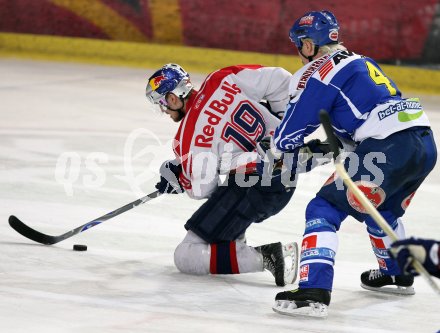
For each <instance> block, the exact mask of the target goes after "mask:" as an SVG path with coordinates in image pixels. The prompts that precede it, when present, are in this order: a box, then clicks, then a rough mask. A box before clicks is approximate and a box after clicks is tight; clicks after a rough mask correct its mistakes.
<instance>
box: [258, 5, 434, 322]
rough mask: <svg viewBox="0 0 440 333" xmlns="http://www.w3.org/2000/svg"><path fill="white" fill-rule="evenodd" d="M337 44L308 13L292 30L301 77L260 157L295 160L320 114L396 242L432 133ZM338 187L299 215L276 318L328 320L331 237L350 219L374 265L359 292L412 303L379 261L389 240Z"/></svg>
mask: <svg viewBox="0 0 440 333" xmlns="http://www.w3.org/2000/svg"><path fill="white" fill-rule="evenodd" d="M338 34H339V25H338V22H337V20H336V18H335V16H334V15H333V14H332V13H331V12H328V11H314V12H309V13H306V14H305V15H303V16H302V17H301V18H299V19H298V20H297V21H296V22H295V23H294V24H293V26H292V28H291V30H290V38H291V40H292V42H293V43H294V44H295V46H296V48H297V50H298V53H299V56H300V57H301V59H302V62H303V64H304V67H302V68H301V69H300V70H299V71H297V72H296V73H295V74H294V75H293V77H292V80H291V83H290V96H291V100H290V102H289V104H288V105H287V110H286V113H285V115H284V118H283V120H282V122H281V124H280V125H279V126H278V127H277V129H276V131H275V133H274V135H273V140H272V141H271V147H267V146H266V147H263V148H264V149H270V151H271V153H272V155H273V156H277V157H278V158H280V159H281V158H282V156H283V155H282V154H283V153H284V157H286V156H288V155H290V156H291V155H292V154H293V155H295V153H297V152H299V151H300V149H301V147H302V146H303V145H304V138H305V137H307V136H308V135H309V134H311V133H312V132H314V131H315V130H316V129H317V128H318V127H319V126H320V122H319V111H320V110H321V109H325V110H327V111H328V113H329V115H330V118H331V120H332V125H333V128H334V131H335V133H336V134H337V136H338V137H339V138H340V139H341V141H342V142H345V143H349V145H348V146H352V147H353V152H352V153H351V155H348V157H347V158H346V159H345V162H344V164H345V167H346V168H347V169H348V170H349V172H350V174H351V176H352V179H353V181H354V182H355V183H356V184H357V185H358V187H359V188H360V189H361V190H362V191H363V192H364V193H365V195H366V196H367V197H368V198H369V199H370V201H371V202H372V203H373V205H374V206H375V207H376V208H377V209H378V210H379V211H380V213H381V214H382V216H383V217H384V218H385V219H386V220H387V222H388V223H389V224H390V225H391V226H392V228H393V229H394V231H395V232H396V233H397V234H398V235H399V237H400V238H404V237H405V232H404V228H403V224H402V221H401V219H400V217H401V216H402V215H403V214H404V213H405V209H406V208H407V207H408V205H409V203H410V201H411V199H412V197H413V196H414V193H415V191H416V190H417V188H418V187H419V186H420V185H421V183H422V182H423V180H424V179H425V177H426V176H427V175H428V174H429V172H430V171H431V170H432V169H433V168H434V165H435V163H436V159H437V151H436V146H435V143H434V139H433V134H432V132H431V129H430V123H429V121H428V118H427V116H426V114H425V113H424V111H423V108H422V106H421V104H420V102H419V100H418V99H417V98H410V99H403V98H402V97H401V93H400V91H399V90H398V88H397V86H396V84H395V83H394V82H393V81H392V80H391V79H390V78H389V77H387V76H386V74H385V73H384V72H383V71H382V69H381V68H380V67H379V66H378V65H377V63H376V62H375V61H374V60H372V59H370V58H367V57H364V56H361V55H358V54H356V53H354V52H350V51H348V50H347V49H346V48H345V47H344V46H342V45H341V44H340V42H339V36H338ZM262 144H264V143H262ZM264 149H262V150H264ZM260 151H261V149H260ZM287 152H288V153H290V154H286V153H287ZM284 161H285V164H288V163H286V160H285V159H284ZM357 161H358V162H359V163H358V165H356V162H357ZM336 178H337V177H331V178H330V179H329V180H328V181H327V182H326V183H325V184H324V186H323V187H322V188H321V190H320V191H319V192H318V193H317V195H316V197H315V198H314V199H312V200H311V201H310V202H309V204H308V206H307V209H306V213H305V218H306V225H305V231H304V235H303V242H302V248H301V257H300V280H299V287H298V289H296V290H292V291H285V292H281V293H279V294H277V295H276V299H275V305H274V307H273V309H274V311H276V312H279V313H282V314H288V315H297V314H300V315H312V316H326V315H327V306H328V305H329V304H330V296H331V290H332V284H333V265H334V262H335V256H336V252H337V248H338V238H337V231H338V230H339V228H340V225H341V222H342V221H344V219H345V218H346V217H347V216H348V215H350V216H352V217H354V218H355V219H356V220H358V221H360V222H365V224H366V229H367V232H368V234H369V236H370V240H371V244H372V247H373V251H374V254H375V255H376V258H377V261H378V264H379V269H372V270H369V271H367V272H364V273H363V274H361V286H362V287H363V288H365V289H369V290H374V291H381V292H392V293H400V294H413V293H414V289H413V288H412V284H413V281H414V279H413V277H412V276H410V275H403V274H402V272H401V270H400V268H399V266H398V265H397V263H396V262H395V260H394V259H393V258H392V257H390V256H389V253H388V252H387V250H388V249H389V248H390V244H391V240H390V238H389V237H388V236H386V235H385V234H384V232H383V231H382V230H381V228H380V227H378V226H377V225H376V223H375V222H374V221H373V219H372V218H371V217H370V216H369V215H368V214H366V211H365V210H364V208H363V207H362V205H360V204H359V202H358V201H357V200H356V198H355V197H354V196H353V195H352V193H351V192H350V191H348V190H347V188H346V187H345V186H344V185H343V184H342V183H341V181H340V180H338V179H336Z"/></svg>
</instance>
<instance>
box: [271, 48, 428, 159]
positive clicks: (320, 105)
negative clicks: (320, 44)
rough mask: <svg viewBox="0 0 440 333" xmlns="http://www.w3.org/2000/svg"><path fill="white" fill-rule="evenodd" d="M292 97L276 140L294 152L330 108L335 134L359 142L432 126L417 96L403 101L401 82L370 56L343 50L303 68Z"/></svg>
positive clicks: (296, 77) (283, 148)
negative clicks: (399, 85)
mask: <svg viewBox="0 0 440 333" xmlns="http://www.w3.org/2000/svg"><path fill="white" fill-rule="evenodd" d="M289 89H290V92H289V93H290V97H291V100H290V102H289V104H288V105H287V110H286V113H285V115H284V118H283V120H282V122H281V124H280V125H279V126H278V127H277V129H276V131H275V133H274V143H275V145H276V147H277V149H279V150H281V151H284V152H286V151H292V150H293V149H295V148H297V147H300V146H302V145H303V144H304V138H305V137H306V136H308V135H309V134H311V133H312V132H314V131H315V130H316V129H317V128H318V127H319V126H320V122H319V111H320V110H321V109H325V110H326V111H327V112H329V115H330V118H331V120H332V125H333V128H334V130H335V133H336V134H337V135H338V136H340V137H341V138H344V139H348V140H350V141H353V142H355V143H358V142H361V141H362V140H364V139H366V138H376V139H383V138H386V137H387V136H389V135H390V134H392V133H395V132H398V131H401V130H404V129H406V128H409V127H413V126H430V125H429V120H428V118H427V116H426V114H425V113H424V112H423V110H422V107H421V104H420V102H419V100H418V99H416V98H412V99H402V97H401V93H400V91H399V90H398V88H397V86H396V84H395V83H394V82H393V81H392V80H391V79H389V78H388V77H387V76H386V75H385V74H384V73H383V71H382V70H381V68H380V67H379V66H378V64H377V63H376V62H375V61H374V60H372V59H370V58H367V57H364V56H361V55H358V54H355V53H353V52H349V51H343V50H338V51H335V52H333V53H331V54H327V55H324V56H322V57H320V58H318V59H316V60H314V61H312V62H310V63H308V64H306V65H305V66H303V67H302V68H301V69H300V70H298V71H297V72H296V73H295V74H294V75H293V76H292V80H291V82H290V88H289Z"/></svg>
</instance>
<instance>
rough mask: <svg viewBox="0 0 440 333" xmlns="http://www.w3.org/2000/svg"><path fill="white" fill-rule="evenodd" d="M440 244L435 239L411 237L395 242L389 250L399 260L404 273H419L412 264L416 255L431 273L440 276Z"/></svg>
mask: <svg viewBox="0 0 440 333" xmlns="http://www.w3.org/2000/svg"><path fill="white" fill-rule="evenodd" d="M439 244H440V242H437V241H434V240H429V239H420V238H414V237H411V238H408V239H404V240H399V241H397V242H394V243H393V244H391V248H390V249H389V250H388V252H389V254H390V255H391V256H392V257H393V258H394V259H395V260H396V261H397V263H398V265H399V267H400V269H401V270H402V272H403V274H411V275H418V273H417V272H416V271H415V269H414V267H413V266H412V265H411V263H412V260H413V257H414V258H415V259H417V260H418V261H420V263H421V264H422V265H423V267H425V269H426V270H427V271H428V272H429V273H430V274H432V275H434V276H436V277H438V278H440V263H439V256H440V253H439V251H440V250H439Z"/></svg>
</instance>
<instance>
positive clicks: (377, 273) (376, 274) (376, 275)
mask: <svg viewBox="0 0 440 333" xmlns="http://www.w3.org/2000/svg"><path fill="white" fill-rule="evenodd" d="M382 275H383V274H382V272H381V271H380V270H378V269H372V270H370V275H368V279H369V280H375V279H379V278H381V277H382Z"/></svg>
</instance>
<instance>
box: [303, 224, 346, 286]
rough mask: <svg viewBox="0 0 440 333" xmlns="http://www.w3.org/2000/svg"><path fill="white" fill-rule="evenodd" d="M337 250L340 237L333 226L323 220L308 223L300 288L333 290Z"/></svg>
mask: <svg viewBox="0 0 440 333" xmlns="http://www.w3.org/2000/svg"><path fill="white" fill-rule="evenodd" d="M337 248H338V237H337V235H336V230H335V227H334V226H333V225H332V224H330V223H329V222H328V221H327V220H326V219H322V218H320V219H312V220H308V221H307V222H306V230H305V234H304V236H303V242H302V246H301V256H300V258H301V259H300V268H299V274H300V280H299V287H300V288H321V289H326V290H332V286H333V265H334V258H335V255H336V251H337Z"/></svg>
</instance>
